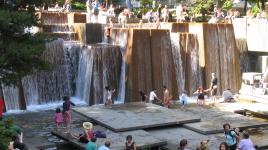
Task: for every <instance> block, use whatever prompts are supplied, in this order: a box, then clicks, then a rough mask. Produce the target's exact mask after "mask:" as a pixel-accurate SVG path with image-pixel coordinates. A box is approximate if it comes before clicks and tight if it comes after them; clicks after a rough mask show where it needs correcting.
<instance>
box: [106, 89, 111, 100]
mask: <svg viewBox="0 0 268 150" xmlns="http://www.w3.org/2000/svg"><path fill="white" fill-rule="evenodd" d="M107 99H108V100H111V99H112V91H107Z"/></svg>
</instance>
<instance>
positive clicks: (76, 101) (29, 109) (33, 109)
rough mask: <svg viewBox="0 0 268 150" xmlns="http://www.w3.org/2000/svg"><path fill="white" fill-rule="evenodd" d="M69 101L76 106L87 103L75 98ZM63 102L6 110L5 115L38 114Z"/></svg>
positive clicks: (59, 105)
mask: <svg viewBox="0 0 268 150" xmlns="http://www.w3.org/2000/svg"><path fill="white" fill-rule="evenodd" d="M71 101H72V102H73V103H74V104H75V105H76V106H85V105H87V103H86V102H85V101H82V100H80V99H78V98H76V97H71ZM62 103H63V101H58V102H54V103H47V104H41V105H29V106H27V110H8V111H7V112H6V113H5V114H20V113H24V112H38V111H41V110H52V109H56V108H57V107H61V106H62Z"/></svg>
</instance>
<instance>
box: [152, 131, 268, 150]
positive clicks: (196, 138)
mask: <svg viewBox="0 0 268 150" xmlns="http://www.w3.org/2000/svg"><path fill="white" fill-rule="evenodd" d="M147 132H149V133H150V134H151V135H153V136H155V137H157V138H159V139H162V140H166V141H167V145H165V146H163V149H165V150H175V149H177V148H178V146H179V141H180V140H182V139H187V140H188V147H187V148H189V149H191V150H194V149H196V147H197V146H198V145H199V144H200V141H202V140H206V139H209V140H210V141H209V144H208V146H209V149H210V150H216V149H218V148H219V145H220V143H221V142H223V141H225V136H224V134H223V133H218V134H211V135H203V134H200V133H197V132H194V131H191V130H188V129H185V128H182V127H172V128H165V129H154V130H147ZM248 132H249V133H250V139H251V140H252V142H253V143H254V144H255V145H257V146H258V147H259V148H260V149H266V148H268V136H267V135H268V127H266V128H258V129H249V130H248ZM241 138H242V137H241Z"/></svg>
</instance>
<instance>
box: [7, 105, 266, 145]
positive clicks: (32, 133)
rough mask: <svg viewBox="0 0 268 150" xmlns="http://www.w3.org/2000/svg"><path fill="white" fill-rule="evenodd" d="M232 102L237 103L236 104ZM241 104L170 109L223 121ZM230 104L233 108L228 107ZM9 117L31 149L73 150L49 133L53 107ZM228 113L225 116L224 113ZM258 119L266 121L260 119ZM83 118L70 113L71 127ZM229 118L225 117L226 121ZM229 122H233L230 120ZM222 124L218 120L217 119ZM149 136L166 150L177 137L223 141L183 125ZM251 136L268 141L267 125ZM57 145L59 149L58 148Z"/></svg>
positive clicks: (219, 136)
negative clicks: (21, 131) (164, 143)
mask: <svg viewBox="0 0 268 150" xmlns="http://www.w3.org/2000/svg"><path fill="white" fill-rule="evenodd" d="M234 105H237V107H235V106H234ZM239 105H241V104H240V103H218V104H216V106H211V105H206V106H204V107H200V106H196V105H195V104H189V105H186V106H185V107H184V108H181V106H180V105H179V104H177V103H176V104H175V105H172V107H171V109H173V110H174V111H177V112H178V113H183V112H184V111H185V112H188V113H192V114H193V115H194V116H196V117H200V118H201V122H202V121H204V122H210V123H211V125H213V122H215V121H219V120H225V121H226V118H225V115H224V114H225V113H226V114H230V113H231V114H234V113H232V112H233V111H234V110H235V109H236V108H238V106H239ZM229 106H232V108H234V109H230V107H229ZM7 116H8V117H11V118H14V122H15V123H16V124H18V125H19V126H21V127H22V128H23V132H24V142H25V143H26V144H27V145H28V146H29V149H30V150H35V149H40V147H42V149H46V150H53V149H60V150H62V149H65V150H69V149H70V150H71V149H72V150H75V148H74V147H71V146H70V145H68V144H67V145H66V143H65V142H64V141H63V140H61V139H58V138H57V137H56V136H53V135H52V134H51V131H53V130H54V129H55V125H54V110H49V111H40V112H27V113H22V114H9V115H7ZM227 116H228V115H227ZM260 120H261V121H265V120H262V119H260ZM85 121H91V120H90V119H87V118H85V117H83V116H81V115H79V114H77V113H75V112H73V122H72V128H81V126H82V123H83V122H85ZM227 121H228V120H227ZM230 123H231V124H232V122H230ZM220 124H221V122H220ZM145 131H147V132H148V133H150V134H151V135H153V136H155V137H156V138H158V139H160V140H166V141H168V143H167V145H166V146H165V147H166V148H168V149H174V148H176V147H177V146H178V143H179V140H180V139H182V138H186V139H188V141H189V147H190V148H191V149H195V148H196V146H197V145H198V144H199V142H200V141H201V140H204V139H210V143H209V147H211V149H215V148H218V146H219V143H221V142H222V141H224V135H223V133H218V134H211V135H203V134H200V133H197V132H194V131H191V130H189V129H186V128H183V127H177V126H176V127H161V128H155V129H148V130H145ZM249 131H250V134H251V139H252V140H253V141H254V143H255V144H257V145H260V146H265V145H267V143H268V136H267V135H268V127H261V128H258V129H255V128H251V129H249ZM57 147H58V148H57Z"/></svg>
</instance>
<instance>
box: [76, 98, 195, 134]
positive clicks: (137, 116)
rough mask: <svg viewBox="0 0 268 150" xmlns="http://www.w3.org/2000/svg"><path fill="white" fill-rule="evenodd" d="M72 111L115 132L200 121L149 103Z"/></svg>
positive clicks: (94, 107) (190, 115)
mask: <svg viewBox="0 0 268 150" xmlns="http://www.w3.org/2000/svg"><path fill="white" fill-rule="evenodd" d="M73 110H74V111H75V112H77V113H79V114H81V115H83V116H85V117H88V118H90V119H92V120H93V121H95V122H96V123H98V124H99V125H102V126H104V127H107V128H108V129H111V130H113V131H116V132H121V131H130V130H138V129H148V128H153V127H163V126H169V125H182V124H184V123H193V122H199V121H200V118H199V117H195V116H193V115H192V114H191V113H187V112H183V111H179V110H177V111H174V110H170V109H167V108H164V107H161V106H158V105H154V104H149V103H128V104H118V105H114V106H113V108H111V109H110V108H106V107H105V106H92V107H80V108H73Z"/></svg>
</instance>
